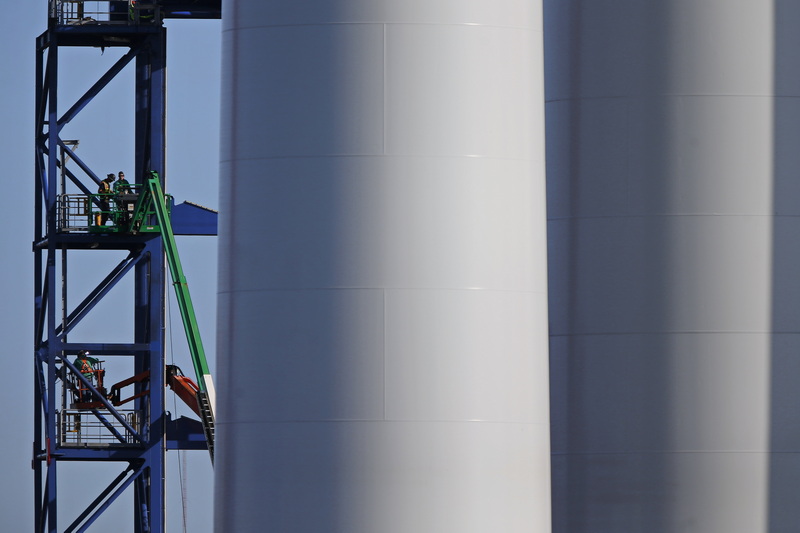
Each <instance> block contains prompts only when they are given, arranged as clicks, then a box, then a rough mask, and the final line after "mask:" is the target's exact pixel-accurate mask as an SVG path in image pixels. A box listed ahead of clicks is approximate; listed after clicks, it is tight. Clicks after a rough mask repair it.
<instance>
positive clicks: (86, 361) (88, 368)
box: [75, 350, 100, 402]
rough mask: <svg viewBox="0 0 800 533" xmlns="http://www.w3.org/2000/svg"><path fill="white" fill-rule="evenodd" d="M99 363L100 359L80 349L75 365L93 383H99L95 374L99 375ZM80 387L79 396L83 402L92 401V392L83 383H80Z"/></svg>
mask: <svg viewBox="0 0 800 533" xmlns="http://www.w3.org/2000/svg"><path fill="white" fill-rule="evenodd" d="M99 364H100V361H99V360H98V359H95V358H94V357H90V356H89V352H88V351H87V350H81V351H79V352H78V357H77V358H76V359H75V367H76V368H77V369H78V372H80V373H81V374H82V375H83V377H85V378H86V379H87V380H88V381H89V383H91V384H92V385H96V384H97V381H96V380H95V376H96V375H97V372H98V367H99ZM78 389H79V390H80V394H79V395H78V396H79V400H80V401H81V402H88V401H91V398H92V393H91V392H90V391H89V389H87V388H86V386H85V385H84V384H83V383H80V382H79V383H78Z"/></svg>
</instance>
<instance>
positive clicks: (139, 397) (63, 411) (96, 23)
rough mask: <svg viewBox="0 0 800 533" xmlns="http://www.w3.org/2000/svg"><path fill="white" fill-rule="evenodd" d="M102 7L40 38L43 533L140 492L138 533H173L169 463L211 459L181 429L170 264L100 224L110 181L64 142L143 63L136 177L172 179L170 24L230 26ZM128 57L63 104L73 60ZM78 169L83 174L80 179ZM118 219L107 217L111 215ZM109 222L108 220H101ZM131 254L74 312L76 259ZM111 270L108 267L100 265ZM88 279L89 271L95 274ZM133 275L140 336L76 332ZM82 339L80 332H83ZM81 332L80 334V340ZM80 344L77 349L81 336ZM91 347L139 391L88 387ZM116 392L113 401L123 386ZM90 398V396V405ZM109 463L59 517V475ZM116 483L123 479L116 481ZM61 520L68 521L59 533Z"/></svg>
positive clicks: (186, 11)
mask: <svg viewBox="0 0 800 533" xmlns="http://www.w3.org/2000/svg"><path fill="white" fill-rule="evenodd" d="M186 4H187V5H190V6H191V7H187V6H186V5H182V4H181V5H179V4H178V3H177V2H169V1H168V0H166V1H158V2H155V3H147V4H145V3H141V2H140V3H138V4H137V3H135V2H127V1H122V2H121V1H111V2H93V3H91V6H95V5H100V6H101V11H97V12H89V11H87V9H88V7H89V6H90V3H88V2H87V3H86V4H85V5H84V2H83V1H82V0H50V1H49V5H48V29H47V31H45V32H44V33H43V34H42V35H41V36H39V37H38V38H37V41H36V50H37V55H36V57H37V60H36V61H37V66H36V110H35V113H36V116H35V124H36V125H35V132H36V141H35V146H36V149H35V153H36V157H35V190H36V194H35V218H34V242H33V251H34V256H35V259H34V269H35V272H34V277H35V294H34V313H35V315H34V324H35V326H34V328H35V330H34V368H35V371H34V376H35V383H34V390H35V393H34V396H35V398H34V402H35V403H34V442H33V461H32V466H33V470H34V484H35V494H36V505H35V530H36V531H37V532H45V531H46V532H57V531H70V532H71V531H85V530H87V529H89V528H90V527H91V526H92V524H93V523H94V522H95V520H96V519H97V518H98V517H99V516H100V515H101V514H102V513H103V512H104V511H105V510H106V509H107V508H108V507H109V506H110V505H111V504H112V503H113V502H114V501H115V500H116V499H117V498H118V497H119V496H120V495H121V494H123V493H124V492H126V491H128V490H132V491H133V502H134V510H133V511H134V512H133V515H134V531H135V532H136V533H144V532H153V533H160V532H163V531H164V530H165V527H166V526H165V512H164V500H165V491H164V486H165V477H166V470H165V455H166V451H167V450H168V449H201V448H205V441H204V438H203V435H202V429H201V428H200V426H199V423H197V422H196V421H192V420H189V419H184V418H181V419H178V420H172V419H171V417H170V415H169V414H168V413H167V412H166V409H165V400H164V390H165V388H164V386H165V379H166V377H165V359H164V323H165V306H164V304H165V263H164V247H163V243H162V239H161V235H160V234H159V233H158V232H146V231H140V232H136V233H135V234H133V233H128V232H124V231H120V230H119V229H116V228H120V227H122V226H121V225H120V224H115V225H110V226H106V223H105V221H103V222H102V223H101V221H100V218H99V215H98V213H99V212H101V211H103V210H104V208H103V198H101V197H98V196H97V194H96V193H95V192H96V191H97V189H98V186H99V185H100V183H101V180H102V177H103V176H104V175H103V174H100V175H99V176H98V174H97V173H95V172H94V171H93V169H92V167H91V164H90V162H89V161H84V160H82V159H81V158H80V157H78V156H77V155H76V154H75V152H74V151H73V149H72V147H71V144H70V142H69V141H65V140H64V139H62V137H61V132H62V129H63V128H64V127H65V126H67V125H68V124H69V123H70V122H71V121H72V120H73V119H74V118H75V117H76V116H77V115H78V114H79V113H80V112H81V111H82V110H83V109H84V108H85V107H86V106H87V105H89V103H90V102H91V101H92V100H93V99H94V98H95V97H96V96H97V95H98V94H99V93H100V92H101V91H103V89H104V88H106V87H107V85H108V84H109V82H111V81H112V80H113V79H114V78H115V77H116V76H117V75H118V74H119V73H120V72H122V71H123V70H124V69H125V68H126V67H128V66H129V65H130V66H131V68H133V69H135V102H134V103H133V105H134V106H135V146H134V152H135V153H134V173H133V177H134V179H133V180H131V181H132V182H134V180H135V182H138V183H140V182H141V181H142V178H143V176H144V175H145V173H147V172H149V171H156V172H157V173H158V175H159V176H163V175H164V159H165V110H166V83H165V74H166V71H165V60H166V48H165V45H166V29H165V28H164V27H163V25H162V21H163V19H164V18H219V16H220V9H219V0H217V1H216V2H214V1H201V2H199V1H195V2H188V3H186ZM63 47H121V48H126V49H127V52H126V53H124V54H123V55H122V57H121V58H120V59H119V60H118V61H117V62H116V63H115V64H114V65H113V66H112V67H111V68H110V69H109V70H108V71H107V72H106V73H105V74H103V75H102V76H101V77H100V78H99V79H98V80H97V81H96V82H95V83H94V84H93V85H92V86H91V88H90V89H89V90H88V91H87V92H86V93H85V94H83V96H81V97H80V98H79V99H78V100H77V101H74V102H72V101H71V102H67V103H66V105H63V102H60V101H59V50H60V49H62V48H63ZM67 158H68V159H69V160H70V161H71V162H73V166H72V168H74V167H77V169H75V170H74V171H73V169H72V168H66V164H65V161H66V160H67ZM105 209H107V208H105ZM96 217H98V218H96ZM98 251H104V252H105V253H107V254H108V253H112V254H117V255H118V256H119V257H120V258H121V259H120V261H119V262H118V263H117V264H116V266H114V267H113V268H111V269H110V271H105V272H94V273H93V275H94V278H95V279H97V280H99V283H97V285H96V286H95V287H94V288H93V289H91V290H90V291H88V293H87V294H83V295H80V296H78V299H79V300H80V302H79V303H77V305H72V306H68V305H67V297H66V295H67V286H68V284H69V275H71V270H70V269H69V268H68V259H69V260H72V258H74V257H78V256H80V255H81V254H92V253H98ZM98 268H99V267H98ZM83 275H84V276H85V275H86V273H85V272H84V273H83ZM130 278H133V281H132V284H131V283H130V282H128V283H129V285H128V286H131V285H132V287H133V294H131V295H130V297H129V299H128V300H129V302H130V304H131V305H132V306H133V316H134V324H133V336H132V338H126V339H121V340H120V341H119V342H112V343H108V342H103V343H98V342H91V339H80V338H77V337H79V334H78V333H75V329H76V327H78V326H79V325H81V324H82V323H85V322H87V321H91V320H93V319H94V315H92V313H91V311H92V310H93V309H94V308H95V307H96V306H97V304H98V303H99V302H100V301H101V300H103V298H104V297H105V296H107V295H108V293H109V291H111V290H112V288H114V287H116V286H120V285H119V282H120V281H121V280H123V279H130ZM78 331H80V330H78ZM71 332H72V335H70V333H71ZM68 335H70V337H69V340H67V336H68ZM81 350H88V351H89V352H90V353H91V354H92V356H94V357H96V358H109V359H112V360H114V361H124V362H125V364H128V365H129V366H130V367H132V368H133V369H134V378H132V379H131V380H124V381H127V382H128V383H122V382H121V383H118V384H117V385H120V386H124V387H126V388H127V389H131V388H132V392H127V393H126V394H125V396H127V398H125V399H123V398H122V396H121V395H120V394H119V393H120V391H119V390H117V391H116V393H117V396H116V397H112V396H113V394H109V393H108V392H109V391H108V390H107V388H106V387H104V384H103V382H102V374H98V375H96V376H91V377H89V378H87V377H86V376H85V375H83V374H81V372H80V369H78V368H77V367H76V366H75V364H74V360H75V357H76V355H77V354H78V352H79V351H81ZM117 385H115V386H114V387H112V388H111V389H112V391H111V392H112V393H114V390H113V389H114V388H115V387H116V386H117ZM84 394H88V396H84ZM67 461H70V462H81V461H83V462H98V461H103V462H109V463H113V464H118V465H120V469H119V474H118V475H117V476H116V477H115V478H113V479H109V480H108V484H107V486H106V487H105V488H104V489H102V490H99V491H97V493H96V494H90V495H87V496H88V497H90V498H91V503H89V504H88V505H87V506H86V507H85V509H83V510H80V509H78V510H74V509H69V510H68V511H65V510H64V509H61V510H60V511H59V508H58V500H59V498H58V487H59V484H58V471H59V468H58V467H59V465H60V464H62V463H63V462H67ZM112 477H113V476H112ZM59 519H61V520H62V522H65V524H61V525H59V524H58V522H59Z"/></svg>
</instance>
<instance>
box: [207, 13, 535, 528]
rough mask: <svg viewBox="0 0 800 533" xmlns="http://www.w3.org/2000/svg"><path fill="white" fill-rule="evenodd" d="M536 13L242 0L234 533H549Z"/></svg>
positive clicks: (235, 195)
mask: <svg viewBox="0 0 800 533" xmlns="http://www.w3.org/2000/svg"><path fill="white" fill-rule="evenodd" d="M540 10H541V5H540V3H539V2H538V1H536V0H496V1H493V2H472V1H464V0H438V1H434V2H431V1H421V0H404V1H402V2H398V1H394V0H324V1H323V0H308V1H302V2H298V1H292V2H289V1H285V2H265V1H263V0H250V1H245V0H231V1H226V2H224V11H223V21H224V22H223V25H224V26H223V30H224V34H223V62H224V66H223V133H222V135H223V139H222V163H221V181H222V186H221V199H220V200H221V209H220V211H221V234H220V288H219V317H220V318H219V333H218V339H219V345H218V350H217V353H218V354H219V355H218V358H219V360H218V368H219V383H218V386H217V389H218V390H217V395H218V404H219V412H218V418H217V424H218V425H217V459H216V470H215V472H216V480H215V484H216V496H215V525H216V531H219V532H232V531H269V532H271V533H278V532H287V533H288V532H291V533H319V532H323V531H324V532H326V533H336V532H342V533H344V532H346V533H376V532H381V533H411V532H413V533H442V532H458V533H485V532H487V531H502V532H503V533H523V532H524V533H539V532H549V531H550V496H549V495H550V476H549V475H550V458H549V406H548V401H549V398H548V354H547V309H546V299H547V297H546V286H547V279H546V257H545V252H546V250H545V248H546V245H545V234H546V227H545V225H546V222H545V213H544V206H545V199H544V162H543V156H544V153H543V152H544V145H543V140H544V119H543V108H544V106H543V101H544V93H543V80H542V72H543V63H542V33H541V15H540Z"/></svg>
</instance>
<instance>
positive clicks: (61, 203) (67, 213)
mask: <svg viewBox="0 0 800 533" xmlns="http://www.w3.org/2000/svg"><path fill="white" fill-rule="evenodd" d="M91 207H92V206H91V205H90V202H89V197H88V196H86V195H85V194H62V195H61V196H59V197H58V201H57V208H58V224H57V226H58V228H57V229H58V231H60V232H62V233H76V232H77V233H86V232H87V231H89V226H91V225H92V209H91Z"/></svg>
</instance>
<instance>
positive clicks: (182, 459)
mask: <svg viewBox="0 0 800 533" xmlns="http://www.w3.org/2000/svg"><path fill="white" fill-rule="evenodd" d="M171 301H172V296H168V297H167V325H168V329H169V363H170V364H171V365H174V364H175V350H174V348H173V343H172V306H171V305H170V302H171ZM172 412H173V413H176V414H177V413H178V400H177V398H176V397H175V394H173V395H172ZM186 471H187V469H186V454H185V453H184V451H183V450H180V449H179V450H178V480H179V484H180V490H181V514H182V525H183V533H187V519H186V508H187V505H186V503H187V502H186Z"/></svg>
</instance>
